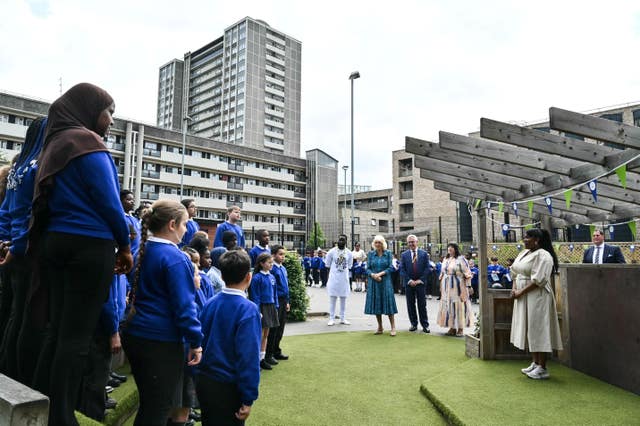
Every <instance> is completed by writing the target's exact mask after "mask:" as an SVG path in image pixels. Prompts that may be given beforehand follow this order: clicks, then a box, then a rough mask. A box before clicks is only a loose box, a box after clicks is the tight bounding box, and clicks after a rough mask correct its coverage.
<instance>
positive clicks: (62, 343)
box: [29, 83, 133, 425]
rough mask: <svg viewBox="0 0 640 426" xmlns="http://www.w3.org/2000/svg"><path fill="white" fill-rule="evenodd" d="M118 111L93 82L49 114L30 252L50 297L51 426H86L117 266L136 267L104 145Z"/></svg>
mask: <svg viewBox="0 0 640 426" xmlns="http://www.w3.org/2000/svg"><path fill="white" fill-rule="evenodd" d="M114 108H115V107H114V103H113V99H112V98H111V96H109V94H108V93H107V92H105V91H104V90H102V89H100V88H99V87H96V86H94V85H92V84H88V83H81V84H78V85H76V86H74V87H72V88H71V89H69V90H68V91H67V92H66V93H65V94H64V95H62V96H61V97H60V98H59V99H58V100H56V101H55V102H54V103H53V104H52V105H51V107H50V108H49V121H48V125H47V135H46V139H45V143H44V147H43V150H42V154H41V156H40V159H39V168H38V174H37V175H36V185H35V190H34V199H33V220H32V224H31V229H30V236H29V244H30V247H29V250H31V253H33V254H35V256H37V258H38V263H39V265H38V266H39V274H40V287H44V288H46V289H48V293H49V322H50V324H49V334H48V336H47V337H46V338H45V342H44V345H43V349H42V352H41V354H40V359H39V361H38V367H37V369H36V379H35V385H36V387H37V388H39V390H41V391H43V392H44V393H46V394H47V395H49V397H50V399H51V405H50V414H49V424H50V425H58V424H59V425H76V424H78V423H77V421H76V419H75V416H74V408H75V405H76V402H77V399H78V391H79V388H80V382H81V379H82V374H83V369H84V365H85V363H86V360H87V354H88V352H89V346H90V342H91V338H92V335H93V333H94V331H95V329H96V325H97V322H98V318H99V315H100V309H101V307H102V304H103V303H104V302H105V300H106V299H107V296H108V294H109V288H110V284H111V279H112V277H113V273H114V265H115V272H116V273H126V272H128V271H129V270H130V269H131V267H132V264H133V259H132V257H131V252H130V247H129V227H128V226H127V222H126V220H125V217H124V212H123V210H122V206H121V204H120V195H119V193H120V186H119V183H118V174H117V171H116V168H115V164H114V162H113V159H112V158H111V155H110V154H109V152H108V150H107V148H106V146H105V145H104V143H103V142H102V138H103V137H104V136H105V134H106V133H107V132H108V130H109V127H110V126H111V124H113V119H112V117H111V116H112V114H113V111H114ZM116 247H117V253H116V255H115V260H114V249H115V248H116Z"/></svg>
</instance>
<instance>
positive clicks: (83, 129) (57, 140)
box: [29, 83, 113, 248]
mask: <svg viewBox="0 0 640 426" xmlns="http://www.w3.org/2000/svg"><path fill="white" fill-rule="evenodd" d="M112 104H113V98H112V97H111V96H110V95H109V94H108V93H107V92H106V91H105V90H103V89H101V88H99V87H97V86H94V85H93V84H89V83H80V84H77V85H75V86H73V87H72V88H71V89H69V90H67V92H66V93H64V94H63V95H62V96H60V97H59V98H58V99H57V100H56V101H55V102H54V103H53V104H51V106H50V107H49V113H48V116H49V119H48V124H47V131H46V137H45V141H44V147H43V148H42V152H41V154H40V157H39V158H38V173H37V174H36V184H35V188H34V194H33V206H32V216H31V224H30V229H29V247H30V248H31V247H32V246H33V244H36V243H37V240H38V239H39V238H40V235H41V234H42V232H43V231H44V229H45V228H46V218H47V216H48V198H49V193H50V191H51V189H52V187H53V185H54V182H55V179H54V177H55V175H56V174H57V173H59V172H60V171H62V170H63V169H64V168H65V167H66V166H67V164H69V162H70V161H71V160H73V159H75V158H78V157H80V156H83V155H86V154H89V153H92V152H100V151H103V152H108V149H107V147H106V146H105V144H104V143H103V142H102V135H98V134H97V133H96V130H97V124H98V118H99V117H100V114H102V112H103V111H104V110H105V109H107V108H108V107H109V106H111V105H112Z"/></svg>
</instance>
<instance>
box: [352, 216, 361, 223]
mask: <svg viewBox="0 0 640 426" xmlns="http://www.w3.org/2000/svg"><path fill="white" fill-rule="evenodd" d="M353 224H354V225H360V218H359V217H357V216H355V217H354V218H353Z"/></svg>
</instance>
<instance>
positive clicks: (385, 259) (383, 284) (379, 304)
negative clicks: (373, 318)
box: [364, 250, 398, 315]
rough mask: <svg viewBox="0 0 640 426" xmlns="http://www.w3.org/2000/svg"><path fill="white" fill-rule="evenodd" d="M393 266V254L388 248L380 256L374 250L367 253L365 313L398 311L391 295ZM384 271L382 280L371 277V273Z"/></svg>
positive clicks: (392, 312)
mask: <svg viewBox="0 0 640 426" xmlns="http://www.w3.org/2000/svg"><path fill="white" fill-rule="evenodd" d="M394 270H395V269H394V268H393V256H391V252H390V251H389V250H385V251H384V252H383V253H382V256H378V253H377V252H376V251H375V250H371V251H370V252H369V253H368V254H367V272H366V273H367V280H368V284H367V285H368V286H367V301H366V303H365V305H364V313H365V314H367V315H393V314H397V313H398V307H397V306H396V298H395V297H394V295H393V285H392V283H391V273H392V272H393V271H394ZM382 271H385V272H386V273H385V275H383V276H382V281H380V282H378V281H376V280H374V279H373V278H371V276H370V275H371V274H377V273H378V272H382Z"/></svg>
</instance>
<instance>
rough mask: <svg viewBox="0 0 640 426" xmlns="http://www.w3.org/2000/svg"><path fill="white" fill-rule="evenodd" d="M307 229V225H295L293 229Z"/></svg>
mask: <svg viewBox="0 0 640 426" xmlns="http://www.w3.org/2000/svg"><path fill="white" fill-rule="evenodd" d="M305 229H306V226H305V225H295V224H294V225H293V230H294V231H304V230H305Z"/></svg>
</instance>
